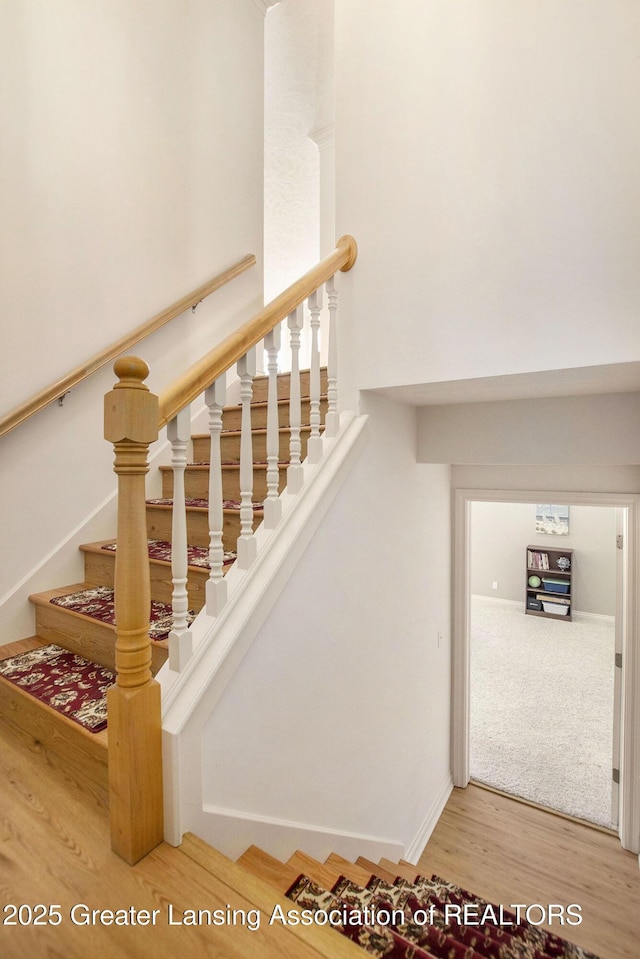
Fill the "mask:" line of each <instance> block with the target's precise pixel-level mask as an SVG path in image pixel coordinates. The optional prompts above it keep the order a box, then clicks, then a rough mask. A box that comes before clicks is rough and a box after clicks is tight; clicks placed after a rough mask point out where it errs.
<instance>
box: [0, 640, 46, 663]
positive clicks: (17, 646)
mask: <svg viewBox="0 0 640 959" xmlns="http://www.w3.org/2000/svg"><path fill="white" fill-rule="evenodd" d="M46 645H47V643H46V642H45V640H43V639H41V637H40V636H27V637H26V638H25V639H16V640H15V641H14V642H13V643H5V645H4V646H0V662H2V660H3V659H9V657H10V656H18V655H19V654H20V653H28V652H29V651H30V650H31V649H37V648H38V646H46Z"/></svg>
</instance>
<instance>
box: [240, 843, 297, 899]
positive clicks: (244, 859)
mask: <svg viewBox="0 0 640 959" xmlns="http://www.w3.org/2000/svg"><path fill="white" fill-rule="evenodd" d="M238 863H239V864H240V865H241V866H244V867H245V869H248V871H249V872H251V873H253V875H254V876H260V877H262V878H263V879H265V880H266V881H267V882H268V883H269V884H270V885H271V886H274V888H275V889H277V890H279V892H281V893H283V894H284V893H285V892H287V890H288V889H289V888H290V887H291V886H292V885H293V883H294V882H295V881H296V879H297V878H298V876H299V875H300V870H299V869H295V868H294V867H293V866H290V865H288V864H287V863H284V862H280V860H279V859H276V858H275V856H270V855H269V853H266V852H264V851H263V850H262V849H260V848H258V846H249V848H248V849H246V850H245V852H243V853H242V855H241V856H240V857H239V859H238Z"/></svg>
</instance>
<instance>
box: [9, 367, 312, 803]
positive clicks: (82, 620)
mask: <svg viewBox="0 0 640 959" xmlns="http://www.w3.org/2000/svg"><path fill="white" fill-rule="evenodd" d="M289 380H290V377H289V374H280V375H279V377H278V407H279V421H280V428H279V435H280V463H279V473H280V482H279V489H280V490H282V489H283V487H284V486H285V483H286V467H287V462H286V460H285V459H284V457H285V456H288V449H289V432H290V430H289V428H288V426H287V425H285V424H286V423H287V422H288V411H289V388H290V382H289ZM300 383H301V396H302V403H301V407H302V427H301V437H300V438H301V444H302V456H303V457H304V455H305V453H306V443H307V438H308V435H309V432H310V426H309V410H310V404H309V398H308V396H309V372H308V371H302V372H301V375H300ZM267 385H268V380H267V377H266V376H265V377H262V376H260V377H256V378H255V380H254V383H253V387H254V389H253V401H252V418H251V421H252V438H253V454H254V467H253V474H254V493H253V496H254V528H255V527H256V526H257V525H258V524H259V523H260V522H261V520H262V516H263V511H262V502H261V501H262V499H263V498H264V497H265V496H266V467H267V463H266V446H265V443H266V407H267V403H266V398H267ZM326 389H327V373H326V369H323V370H322V371H321V391H322V396H321V412H322V415H323V416H324V411H325V410H326ZM239 414H240V407H239V406H227V407H225V408H224V412H223V417H222V434H221V454H222V461H223V466H222V474H223V499H224V525H223V546H224V551H225V567H224V568H225V572H226V571H227V570H228V569H229V568H231V566H232V564H233V563H234V561H235V558H236V552H235V550H236V542H237V539H238V535H239V532H240V521H239V515H240V502H239V500H240V480H239V470H240V415H239ZM192 447H193V456H192V459H193V462H192V463H191V464H189V465H188V466H187V468H186V471H185V495H186V497H187V539H188V544H189V568H188V582H187V592H188V603H189V610H190V612H192V613H193V614H196V613H198V611H199V610H200V609H201V608H202V606H203V605H204V603H205V585H206V582H207V579H208V576H209V565H208V545H209V526H208V519H207V512H208V502H207V496H208V490H209V463H208V457H209V449H210V437H209V435H208V434H206V435H195V436H193V437H192ZM160 469H161V473H162V496H161V497H160V498H159V499H157V500H149V501H148V502H147V531H148V536H149V541H150V557H149V565H150V579H151V600H152V603H153V604H163V607H164V608H162V609H160V612H165V613H166V612H167V611H168V610H167V609H166V607H169V609H170V605H171V601H172V590H173V583H172V573H171V531H172V506H171V501H172V494H173V471H172V469H171V467H169V466H167V467H161V468H160ZM115 547H116V544H115V542H114V541H113V540H110V541H103V542H97V543H88V544H85V545H83V546H82V547H81V550H82V553H83V557H84V580H83V582H81V583H73V584H71V585H67V586H62V587H58V588H55V589H51V590H48V591H46V592H43V593H37V594H34V595H32V596H30V597H29V599H30V601H31V603H32V604H33V606H34V608H35V635H34V636H31V637H28V638H26V639H23V640H20V641H17V642H14V643H11V644H9V645H6V646H3V647H0V659H2V660H6V659H7V658H8V657H15V656H19V655H21V654H23V653H26V652H30V651H32V650H37V649H38V648H41V647H44V646H47V645H48V644H51V643H53V644H56V645H57V646H59V647H61V648H62V649H64V650H69V651H70V652H72V653H74V654H76V655H78V656H81V657H83V658H84V659H85V660H88V661H89V662H90V663H91V664H95V665H97V666H102V667H106V668H107V669H109V670H112V671H113V670H115V639H116V634H115V626H114V625H113V624H112V623H109V622H105V621H102V620H100V619H97V618H95V615H93V616H92V615H89V614H87V613H86V612H83V611H78V610H77V609H74V608H69V607H66V606H64V605H59V603H60V601H61V598H63V602H64V601H65V600H64V597H68V596H69V595H71V594H75V593H79V592H81V591H82V592H83V591H85V590H96V589H98V590H100V594H101V596H100V598H101V601H102V604H103V605H104V604H106V605H107V607H108V605H109V603H112V601H113V600H112V593H113V584H114V569H115V554H116V550H115ZM168 647H169V643H168V639H167V638H166V635H165V636H164V638H160V639H156V640H154V641H153V642H152V667H151V669H152V673H153V674H154V675H155V674H156V673H157V672H158V670H159V669H160V667H161V666H162V665H163V663H164V662H165V661H166V659H167V656H168ZM0 715H2V716H4V718H5V719H8V720H9V721H10V722H12V723H13V724H14V725H16V726H18V727H19V728H20V729H21V730H22V732H23V733H24V732H26V733H28V734H29V735H30V736H31V737H33V739H34V740H35V741H37V742H38V743H39V744H41V746H42V747H44V748H45V749H46V750H51V751H52V752H54V753H56V754H57V755H59V756H60V757H61V758H62V759H63V760H64V761H65V763H66V764H68V766H69V769H70V771H71V772H72V773H73V774H74V775H76V776H78V777H81V778H83V779H89V780H90V781H92V782H93V783H95V784H97V785H99V786H100V787H103V788H105V789H106V788H107V744H108V732H107V730H106V729H104V730H101V731H98V732H90V731H89V730H87V729H86V728H84V727H83V726H81V725H80V724H79V723H77V722H75V721H74V720H73V719H70V718H68V717H67V716H65V715H63V714H62V713H61V712H59V711H58V710H57V709H53V708H52V707H51V706H49V705H47V704H46V703H44V702H42V701H40V700H39V699H37V698H35V697H34V696H33V695H31V694H30V693H29V692H28V689H26V688H23V687H19V686H17V685H15V684H14V683H13V682H10V681H8V680H7V679H6V678H4V676H2V675H0Z"/></svg>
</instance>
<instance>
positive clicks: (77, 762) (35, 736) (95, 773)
mask: <svg viewBox="0 0 640 959" xmlns="http://www.w3.org/2000/svg"><path fill="white" fill-rule="evenodd" d="M0 715H2V717H3V718H4V719H5V720H8V721H9V722H10V723H11V724H12V725H13V726H15V727H16V733H17V735H18V736H20V737H21V738H22V739H23V740H24V739H26V738H28V737H31V738H32V740H34V741H35V743H36V744H37V746H38V749H39V750H42V749H43V748H44V750H46V751H49V750H50V751H51V752H52V753H55V754H56V755H57V756H59V757H60V758H61V759H62V760H63V761H64V764H65V766H66V767H67V769H68V770H69V772H70V773H71V774H72V775H74V774H78V773H79V774H80V775H81V776H82V777H83V779H85V780H86V779H89V780H90V781H91V782H94V783H96V784H97V785H98V786H99V787H100V788H101V789H102V790H106V789H107V785H108V768H107V746H106V738H105V734H102V735H101V734H99V733H98V734H97V735H94V734H88V733H87V732H86V731H85V730H83V729H82V728H81V727H80V726H79V725H77V723H74V722H73V721H72V720H67V719H65V718H64V717H62V716H61V715H60V714H59V713H57V712H55V711H54V710H53V709H50V708H47V707H46V706H44V705H43V704H42V703H41V702H39V701H38V700H37V699H35V698H34V697H33V696H29V695H28V694H27V693H26V692H24V691H21V690H20V689H18V688H17V687H16V686H15V685H14V684H13V683H8V682H6V681H5V680H4V679H0ZM30 745H31V744H30Z"/></svg>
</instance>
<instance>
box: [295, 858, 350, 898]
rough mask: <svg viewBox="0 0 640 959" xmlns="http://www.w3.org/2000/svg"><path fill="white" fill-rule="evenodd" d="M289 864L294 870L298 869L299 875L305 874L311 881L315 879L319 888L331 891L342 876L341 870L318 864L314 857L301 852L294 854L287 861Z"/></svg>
mask: <svg viewBox="0 0 640 959" xmlns="http://www.w3.org/2000/svg"><path fill="white" fill-rule="evenodd" d="M287 863H288V865H290V866H292V867H293V868H294V869H297V870H298V873H301V872H303V873H304V874H305V876H308V877H309V879H313V881H314V882H317V883H318V885H319V886H322V888H323V889H327V890H329V891H330V890H331V889H332V888H333V886H334V885H335V884H336V882H337V881H338V879H339V878H340V876H341V875H342V872H341V871H340V869H335V868H334V867H333V866H328V865H326V864H325V863H322V862H318V861H317V859H314V858H313V856H309V855H307V853H305V852H301V851H300V850H297V851H296V852H294V854H293V855H292V856H290V857H289V859H288V860H287Z"/></svg>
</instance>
